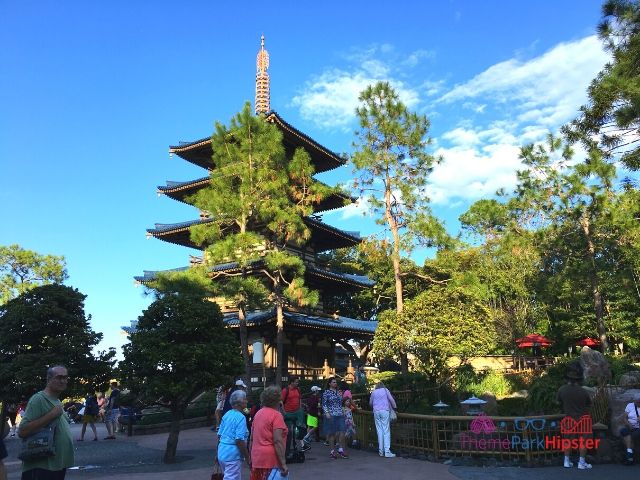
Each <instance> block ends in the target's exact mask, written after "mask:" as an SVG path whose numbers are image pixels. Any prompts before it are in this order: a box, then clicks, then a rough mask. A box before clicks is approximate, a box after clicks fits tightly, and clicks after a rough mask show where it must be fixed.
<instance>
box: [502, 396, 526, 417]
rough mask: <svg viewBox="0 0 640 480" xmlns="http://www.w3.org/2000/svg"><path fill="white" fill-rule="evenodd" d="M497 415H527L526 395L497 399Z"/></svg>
mask: <svg viewBox="0 0 640 480" xmlns="http://www.w3.org/2000/svg"><path fill="white" fill-rule="evenodd" d="M498 415H500V416H503V417H521V416H523V415H527V399H526V397H505V398H501V399H499V400H498Z"/></svg>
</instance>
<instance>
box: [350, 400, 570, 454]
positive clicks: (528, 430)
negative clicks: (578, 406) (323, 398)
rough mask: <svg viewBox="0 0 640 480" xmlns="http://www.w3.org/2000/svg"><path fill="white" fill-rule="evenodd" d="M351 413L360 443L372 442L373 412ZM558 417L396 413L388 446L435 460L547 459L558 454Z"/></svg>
mask: <svg viewBox="0 0 640 480" xmlns="http://www.w3.org/2000/svg"><path fill="white" fill-rule="evenodd" d="M396 393H397V392H396ZM353 418H354V422H355V424H356V429H357V434H358V435H357V436H358V439H359V440H360V442H361V443H362V445H363V447H365V448H366V447H376V446H377V444H378V437H377V433H376V428H375V424H374V418H373V413H372V412H369V411H365V410H360V411H358V412H356V413H354V416H353ZM562 418H563V415H543V416H539V417H488V416H481V417H473V416H451V417H449V416H440V415H414V414H408V413H398V420H397V421H395V422H393V423H392V424H391V449H392V450H395V451H397V452H413V453H421V454H424V455H427V456H430V457H433V458H435V459H438V458H441V457H469V456H475V457H491V458H497V459H499V460H518V461H521V462H523V463H526V464H536V463H545V462H546V461H551V460H553V459H556V458H558V457H559V456H562V451H561V449H560V445H559V439H560V420H561V419H562ZM472 423H473V424H472Z"/></svg>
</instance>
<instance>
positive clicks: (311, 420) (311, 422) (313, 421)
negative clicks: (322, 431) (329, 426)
mask: <svg viewBox="0 0 640 480" xmlns="http://www.w3.org/2000/svg"><path fill="white" fill-rule="evenodd" d="M317 426H318V417H314V416H313V415H307V427H311V428H315V427H317Z"/></svg>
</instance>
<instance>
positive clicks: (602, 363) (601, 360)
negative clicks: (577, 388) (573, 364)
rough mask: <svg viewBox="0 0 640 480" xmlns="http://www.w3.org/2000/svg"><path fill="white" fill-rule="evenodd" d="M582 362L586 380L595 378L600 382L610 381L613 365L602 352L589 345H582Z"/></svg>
mask: <svg viewBox="0 0 640 480" xmlns="http://www.w3.org/2000/svg"><path fill="white" fill-rule="evenodd" d="M580 364H581V365H582V368H583V369H584V378H585V380H588V379H594V380H596V382H597V383H599V384H602V383H609V382H610V380H611V367H610V366H609V362H608V361H607V359H606V357H605V356H604V355H603V354H602V353H600V352H598V351H596V350H591V349H590V348H589V347H582V350H581V351H580Z"/></svg>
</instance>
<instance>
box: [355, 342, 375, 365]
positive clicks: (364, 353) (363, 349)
mask: <svg viewBox="0 0 640 480" xmlns="http://www.w3.org/2000/svg"><path fill="white" fill-rule="evenodd" d="M372 347H373V343H364V344H362V343H361V344H360V354H359V355H358V358H360V363H362V365H366V364H367V357H368V356H369V352H371V348H372Z"/></svg>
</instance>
